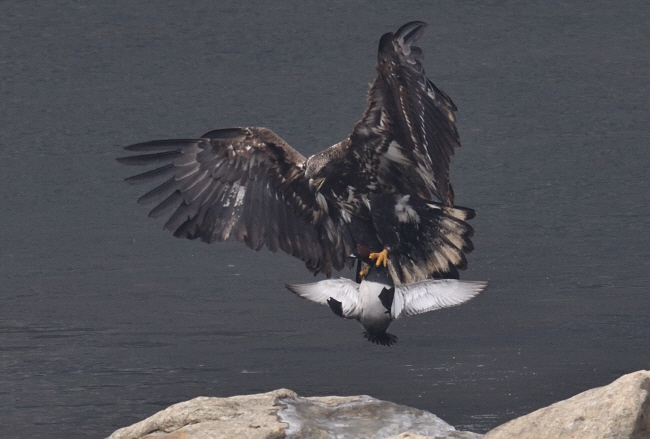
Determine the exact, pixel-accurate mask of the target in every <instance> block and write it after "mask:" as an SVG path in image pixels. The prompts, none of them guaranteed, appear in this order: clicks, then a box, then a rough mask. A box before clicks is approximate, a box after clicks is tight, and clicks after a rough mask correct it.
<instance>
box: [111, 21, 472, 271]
mask: <svg viewBox="0 0 650 439" xmlns="http://www.w3.org/2000/svg"><path fill="white" fill-rule="evenodd" d="M424 26H425V23H423V22H418V21H415V22H411V23H407V24H406V25H404V26H402V27H401V28H400V29H399V30H398V31H397V32H396V33H395V34H393V33H387V34H385V35H384V36H383V37H382V38H381V40H380V43H379V53H378V62H377V77H376V79H375V80H374V82H373V83H372V85H371V86H370V90H369V92H368V107H367V109H366V111H365V112H364V114H363V116H362V118H361V120H360V121H359V122H358V123H357V124H356V125H355V126H354V129H353V131H352V133H351V134H350V136H349V137H348V138H346V139H344V140H343V141H341V142H340V143H338V144H336V145H334V146H332V147H330V148H328V149H326V150H324V151H321V152H319V153H317V154H315V155H313V156H311V157H310V158H308V159H306V158H305V157H304V156H303V155H302V154H300V153H299V152H297V151H296V150H294V149H293V148H291V147H290V146H289V145H288V144H287V143H286V142H285V141H284V140H282V139H281V138H280V137H279V136H277V135H276V134H275V133H273V132H272V131H271V130H269V129H266V128H228V129H221V130H215V131H210V132H208V133H206V134H204V135H203V136H201V137H200V138H197V139H177V140H158V141H152V142H145V143H138V144H135V145H131V146H128V147H126V148H125V149H126V150H127V151H133V152H140V153H144V154H142V155H135V156H130V157H123V158H119V159H118V161H120V162H121V163H124V164H127V165H137V166H141V165H142V166H144V165H158V166H159V167H158V168H156V169H153V170H150V171H148V172H145V173H142V174H139V175H136V176H133V177H130V178H128V179H127V181H128V182H129V183H132V184H142V183H150V182H153V181H159V182H161V183H160V184H159V185H158V186H157V187H155V188H154V189H152V190H150V191H149V192H147V193H146V194H145V195H143V196H142V197H141V198H140V200H139V202H140V203H142V204H149V203H157V204H156V205H155V206H154V208H153V209H152V210H151V212H150V216H152V217H159V216H162V215H165V214H168V212H171V216H170V217H169V219H168V220H167V222H166V224H165V228H166V229H168V230H170V231H172V232H173V233H174V236H177V237H184V238H190V239H197V238H198V239H201V240H203V241H205V242H213V241H223V240H226V239H228V238H229V237H234V239H236V240H237V241H240V242H244V243H245V244H246V245H247V246H248V247H250V248H252V249H254V250H259V249H260V248H262V247H263V246H266V247H268V248H269V249H270V250H271V251H277V250H278V249H281V250H283V251H284V252H286V253H288V254H290V255H293V256H295V257H297V258H299V259H301V260H302V261H304V262H305V264H306V266H307V268H308V269H309V270H311V271H312V272H314V273H318V272H322V273H324V274H325V275H327V276H329V275H330V274H331V272H332V270H340V269H342V268H344V267H346V266H347V267H350V266H351V265H352V260H351V259H350V258H349V256H350V255H351V254H357V253H358V249H359V248H360V247H364V248H370V249H373V251H375V250H377V251H378V250H380V249H382V248H388V249H389V250H390V252H389V255H390V260H389V272H390V274H391V276H392V277H393V280H394V281H395V283H402V282H413V281H418V280H422V279H426V278H429V277H446V276H451V277H456V276H457V271H456V270H457V268H460V269H462V268H464V267H465V265H466V260H465V256H464V253H467V252H469V251H471V250H472V244H471V241H470V239H469V238H470V237H471V236H472V234H473V230H472V228H471V227H470V226H469V225H468V224H467V223H466V222H465V221H466V220H467V219H470V218H471V217H473V215H474V213H473V211H472V210H471V209H466V208H459V207H453V204H454V196H453V190H452V188H451V185H450V183H449V162H450V159H451V156H452V155H453V153H454V149H455V148H456V147H458V146H460V142H459V137H458V132H457V130H456V125H455V118H454V111H455V110H456V107H455V106H454V104H453V103H452V101H451V99H449V97H448V96H447V95H445V94H444V93H443V92H442V91H440V90H439V89H438V88H437V87H436V86H435V85H434V84H433V83H432V82H431V81H429V80H428V79H427V78H426V76H425V74H424V69H423V67H422V51H421V50H420V48H418V47H415V46H413V44H414V43H415V41H416V40H417V39H418V38H419V37H420V35H421V33H422V29H423V28H424ZM314 182H318V184H317V185H315V184H314ZM314 188H316V190H314Z"/></svg>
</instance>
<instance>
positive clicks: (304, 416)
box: [109, 389, 481, 439]
mask: <svg viewBox="0 0 650 439" xmlns="http://www.w3.org/2000/svg"><path fill="white" fill-rule="evenodd" d="M396 435H399V436H396ZM423 435H426V436H423ZM285 437H286V438H288V439H300V438H309V439H318V438H323V439H324V438H334V437H336V438H341V439H345V438H368V439H370V438H375V439H380V438H389V437H392V438H393V439H397V438H400V439H402V438H409V439H423V438H436V439H478V438H480V437H481V435H478V434H475V433H470V432H459V431H456V429H454V427H452V426H451V425H449V424H447V423H446V422H444V421H443V420H441V419H440V418H438V417H437V416H435V415H433V414H431V413H429V412H425V411H422V410H417V409H414V408H411V407H406V406H403V405H398V404H394V403H392V402H387V401H381V400H378V399H375V398H371V397H369V396H349V397H340V396H328V397H314V398H301V397H299V396H298V395H297V394H296V393H295V392H292V391H291V390H287V389H279V390H275V391H273V392H269V393H262V394H257V395H246V396H233V397H230V398H206V397H199V398H195V399H192V400H190V401H187V402H182V403H179V404H175V405H172V406H170V407H168V408H167V409H165V410H163V411H161V412H158V413H156V414H155V415H153V416H151V417H149V418H147V419H145V420H144V421H141V422H138V423H137V424H134V425H132V426H130V427H126V428H122V429H120V430H117V431H116V432H114V433H113V434H112V435H111V436H109V439H181V438H182V439H208V438H210V439H218V438H224V439H226V438H228V439H231V438H237V439H240V438H241V439H271V438H285Z"/></svg>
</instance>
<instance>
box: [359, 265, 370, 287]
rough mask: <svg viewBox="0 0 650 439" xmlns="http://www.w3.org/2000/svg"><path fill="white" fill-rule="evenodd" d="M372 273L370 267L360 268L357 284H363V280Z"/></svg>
mask: <svg viewBox="0 0 650 439" xmlns="http://www.w3.org/2000/svg"><path fill="white" fill-rule="evenodd" d="M369 271H370V265H365V267H363V268H359V273H358V275H357V283H358V284H359V283H361V281H362V280H364V279H365V278H366V276H368V272H369Z"/></svg>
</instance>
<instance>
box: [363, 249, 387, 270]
mask: <svg viewBox="0 0 650 439" xmlns="http://www.w3.org/2000/svg"><path fill="white" fill-rule="evenodd" d="M368 257H369V258H370V259H372V260H373V261H376V263H375V265H376V266H377V267H379V266H380V265H383V266H384V267H385V266H386V264H387V263H388V250H387V249H383V250H382V251H380V252H379V253H370V255H369V256H368Z"/></svg>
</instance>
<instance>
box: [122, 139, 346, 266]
mask: <svg viewBox="0 0 650 439" xmlns="http://www.w3.org/2000/svg"><path fill="white" fill-rule="evenodd" d="M125 149H126V150H127V151H134V152H145V153H146V154H144V155H136V156H131V157H123V158H120V159H118V161H120V162H121V163H124V164H127V165H136V166H144V165H162V166H160V167H159V168H156V169H154V170H151V171H148V172H145V173H142V174H138V175H136V176H133V177H130V178H127V180H126V181H127V182H129V183H131V184H142V183H150V182H152V181H159V180H161V179H162V180H163V182H162V183H161V184H160V185H159V186H157V187H155V188H154V189H152V190H150V191H149V192H147V193H146V194H145V195H143V196H142V197H141V198H140V199H139V200H138V202H139V203H141V204H149V203H153V202H158V204H157V205H156V206H155V207H154V208H153V209H152V210H151V212H150V214H149V215H150V216H152V217H159V216H162V215H164V214H166V213H168V212H169V211H172V214H171V216H170V217H169V219H168V220H167V223H166V224H165V229H167V230H170V231H172V232H173V233H174V236H177V237H184V238H190V239H196V238H200V239H201V240H203V241H205V242H213V241H224V240H226V239H228V238H229V237H230V236H233V237H234V238H235V239H236V240H237V241H239V242H244V243H245V244H246V245H247V246H248V247H250V248H252V249H254V250H259V249H260V248H261V247H263V246H264V245H266V246H267V247H268V248H269V249H270V250H271V251H276V250H277V249H278V248H279V249H281V250H283V251H284V252H286V253H288V254H290V255H292V256H295V257H297V258H300V259H301V260H303V261H304V262H305V264H306V265H307V268H309V269H310V270H311V271H312V272H314V273H317V272H323V273H324V274H326V275H328V276H329V275H330V274H331V272H332V269H337V270H340V269H342V268H343V267H344V266H346V265H350V262H349V259H348V255H349V254H350V253H352V249H353V244H352V242H353V241H352V238H351V237H350V236H349V232H347V229H345V228H343V227H339V226H338V224H336V223H335V221H336V219H332V217H331V216H330V215H328V205H327V202H326V201H325V200H324V198H322V196H320V197H321V198H322V199H318V198H317V197H319V195H315V194H312V193H311V192H310V190H309V185H308V182H307V179H306V177H305V175H304V163H305V157H303V156H302V155H301V154H300V153H298V152H297V151H295V150H294V149H293V148H291V147H290V146H289V145H288V144H287V143H286V142H284V141H283V140H282V139H281V138H280V137H278V136H277V135H276V134H275V133H273V132H272V131H270V130H268V129H265V128H229V129H223V130H216V131H211V132H209V133H207V134H205V135H204V136H202V137H201V138H199V139H177V140H160V141H153V142H146V143H139V144H135V145H131V146H127V147H126V148H125Z"/></svg>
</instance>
